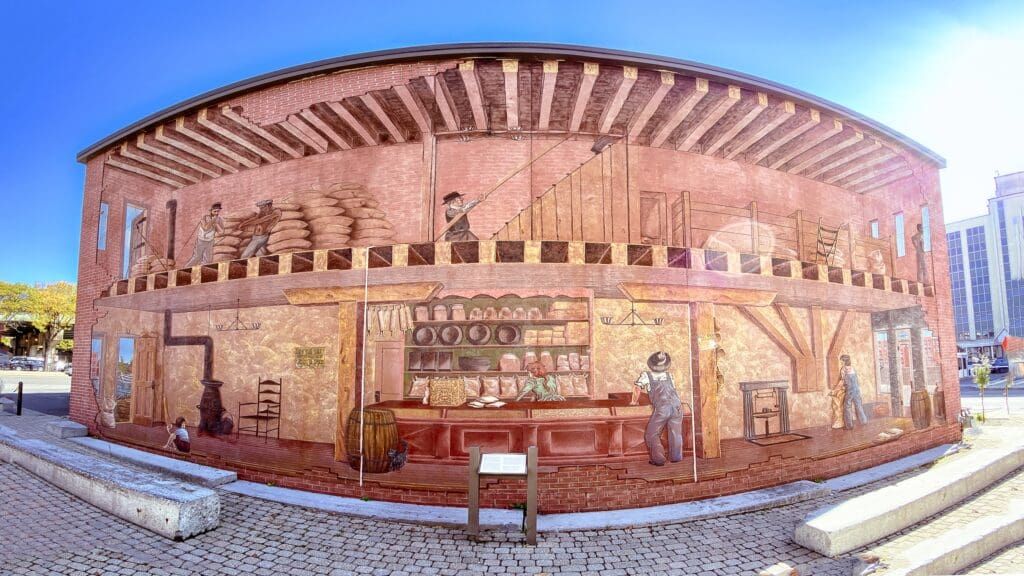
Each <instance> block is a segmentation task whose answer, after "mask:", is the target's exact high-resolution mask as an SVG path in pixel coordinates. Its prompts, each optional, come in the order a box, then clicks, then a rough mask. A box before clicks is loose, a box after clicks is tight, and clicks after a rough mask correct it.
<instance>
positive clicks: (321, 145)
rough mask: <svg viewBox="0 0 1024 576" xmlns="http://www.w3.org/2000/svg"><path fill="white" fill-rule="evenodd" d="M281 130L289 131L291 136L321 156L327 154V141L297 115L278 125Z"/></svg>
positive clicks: (292, 115)
mask: <svg viewBox="0 0 1024 576" xmlns="http://www.w3.org/2000/svg"><path fill="white" fill-rule="evenodd" d="M278 126H280V127H281V128H284V129H285V130H287V131H288V133H289V134H291V135H292V136H294V137H295V138H296V139H298V140H299V141H300V142H302V143H303V144H305V145H306V146H309V147H310V148H312V149H313V150H316V151H317V152H319V153H320V154H323V153H325V152H327V140H326V139H325V138H324V137H323V136H321V135H319V134H317V133H316V130H313V128H312V127H311V126H310V125H309V124H306V123H305V122H304V121H303V120H302V118H300V117H299V116H297V115H295V114H290V115H289V116H288V118H286V119H285V120H284V121H282V122H281V123H279V124H278Z"/></svg>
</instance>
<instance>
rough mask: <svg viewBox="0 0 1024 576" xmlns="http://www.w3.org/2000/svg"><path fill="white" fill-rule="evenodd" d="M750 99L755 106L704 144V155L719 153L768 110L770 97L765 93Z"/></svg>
mask: <svg viewBox="0 0 1024 576" xmlns="http://www.w3.org/2000/svg"><path fill="white" fill-rule="evenodd" d="M741 96H742V94H741ZM750 98H752V99H754V106H753V107H752V108H751V109H750V110H748V111H747V113H746V114H744V115H743V116H742V117H740V118H737V119H736V121H735V122H733V124H732V126H729V128H728V129H725V130H723V131H722V132H721V133H719V134H717V135H715V136H714V137H713V138H711V139H710V140H708V141H707V142H706V143H705V144H704V150H703V153H704V154H707V155H709V156H710V155H711V154H714V153H715V152H718V150H719V149H720V148H721V147H722V146H724V145H726V144H728V143H729V142H730V141H732V139H733V138H735V137H736V135H737V134H739V133H740V132H742V131H743V129H744V128H746V127H747V126H749V125H750V123H751V122H753V121H754V120H756V119H757V117H758V116H760V115H761V113H762V112H764V111H765V110H766V109H767V108H768V95H767V94H765V93H764V92H757V93H755V94H754V95H753V96H751V97H750Z"/></svg>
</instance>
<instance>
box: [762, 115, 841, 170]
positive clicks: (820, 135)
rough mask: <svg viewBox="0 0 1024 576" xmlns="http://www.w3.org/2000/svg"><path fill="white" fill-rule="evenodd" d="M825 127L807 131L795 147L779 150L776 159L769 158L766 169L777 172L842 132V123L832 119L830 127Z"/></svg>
mask: <svg viewBox="0 0 1024 576" xmlns="http://www.w3.org/2000/svg"><path fill="white" fill-rule="evenodd" d="M826 126H827V128H825V127H823V129H822V130H814V131H811V130H809V131H807V132H805V133H804V134H805V136H804V138H803V140H801V141H800V142H798V143H796V145H795V146H792V147H790V148H789V149H788V150H779V154H778V156H777V157H774V158H772V157H769V158H768V167H769V168H771V169H772V170H778V169H779V168H781V167H782V166H784V165H785V164H786V163H787V162H789V161H790V160H792V159H793V158H796V157H797V156H799V155H801V154H803V153H804V152H807V151H808V150H810V149H811V148H814V147H815V146H817V145H818V144H821V143H822V142H824V141H826V140H828V139H829V138H831V137H833V136H835V135H836V134H839V133H840V132H842V131H843V123H842V122H840V121H839V120H835V119H833V120H832V123H831V124H830V125H828V124H826Z"/></svg>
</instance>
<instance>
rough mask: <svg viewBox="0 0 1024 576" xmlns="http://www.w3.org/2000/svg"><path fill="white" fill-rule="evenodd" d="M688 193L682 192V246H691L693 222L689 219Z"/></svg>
mask: <svg viewBox="0 0 1024 576" xmlns="http://www.w3.org/2000/svg"><path fill="white" fill-rule="evenodd" d="M690 218H691V217H690V191H689V190H685V191H683V246H684V247H686V248H690V247H691V246H693V232H692V227H693V221H692V220H691V219H690Z"/></svg>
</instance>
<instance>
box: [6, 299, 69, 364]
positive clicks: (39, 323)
mask: <svg viewBox="0 0 1024 576" xmlns="http://www.w3.org/2000/svg"><path fill="white" fill-rule="evenodd" d="M75 295H76V289H75V285H74V284H71V283H69V282H54V283H53V284H42V285H38V286H29V285H28V284H17V283H9V282H2V281H0V319H6V320H14V319H25V320H26V321H27V322H29V323H31V324H32V326H33V327H35V329H36V330H39V333H40V334H41V335H42V337H43V348H44V350H45V353H44V356H43V357H44V358H45V359H46V362H47V363H49V361H50V360H49V359H50V355H51V353H52V352H53V349H54V348H55V347H56V346H57V345H58V343H60V342H61V341H62V340H63V338H64V331H65V330H67V329H69V328H71V327H72V326H73V325H74V324H75V302H76V299H75Z"/></svg>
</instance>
